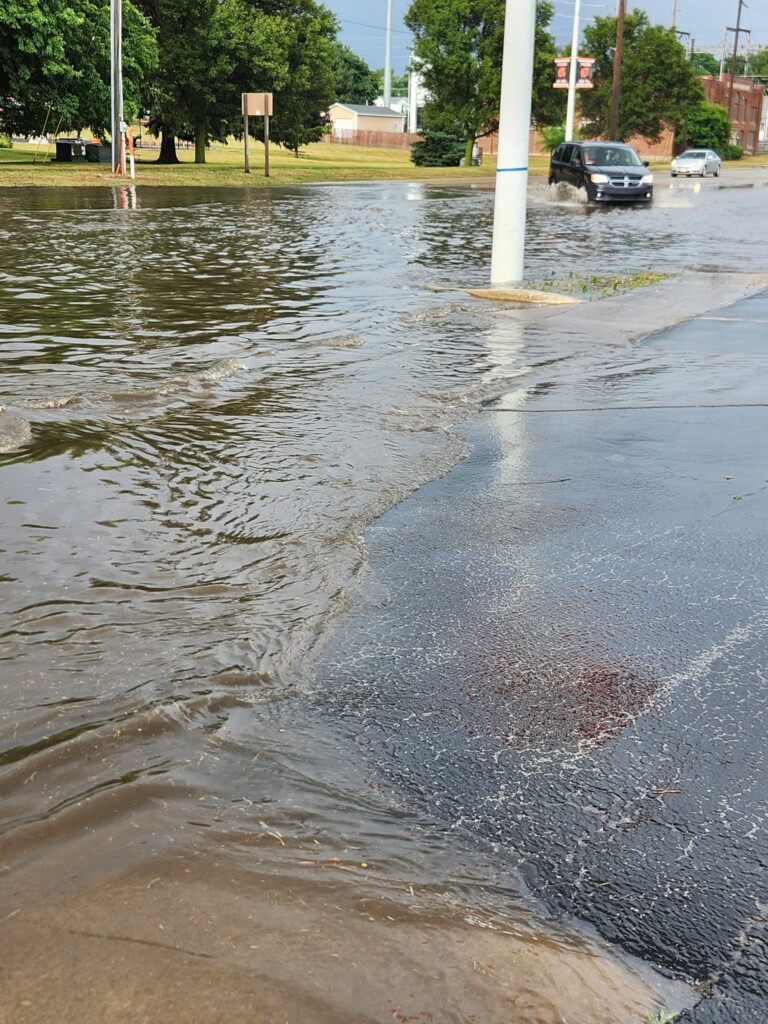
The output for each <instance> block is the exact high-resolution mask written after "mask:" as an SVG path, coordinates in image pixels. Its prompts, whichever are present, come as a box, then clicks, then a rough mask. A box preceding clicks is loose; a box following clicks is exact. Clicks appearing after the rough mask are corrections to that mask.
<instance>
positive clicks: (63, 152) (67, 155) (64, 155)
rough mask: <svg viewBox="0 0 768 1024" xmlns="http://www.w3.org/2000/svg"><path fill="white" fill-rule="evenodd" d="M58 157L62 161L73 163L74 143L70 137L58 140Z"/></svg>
mask: <svg viewBox="0 0 768 1024" xmlns="http://www.w3.org/2000/svg"><path fill="white" fill-rule="evenodd" d="M56 159H57V160H58V161H59V162H60V163H68V164H71V163H72V143H71V142H70V141H69V140H68V139H57V140H56Z"/></svg>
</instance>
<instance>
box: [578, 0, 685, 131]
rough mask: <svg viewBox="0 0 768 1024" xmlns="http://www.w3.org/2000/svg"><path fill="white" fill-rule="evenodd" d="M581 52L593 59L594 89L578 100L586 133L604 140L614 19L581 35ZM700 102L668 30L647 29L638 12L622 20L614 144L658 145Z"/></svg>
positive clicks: (596, 24) (599, 21) (682, 52)
mask: <svg viewBox="0 0 768 1024" xmlns="http://www.w3.org/2000/svg"><path fill="white" fill-rule="evenodd" d="M584 39H585V51H586V52H587V53H589V55H590V56H592V57H594V58H595V66H594V77H593V81H594V86H595V87H594V88H593V89H585V90H584V93H583V94H582V100H581V103H582V108H581V109H582V114H583V116H584V117H585V118H586V119H587V120H588V121H589V122H590V124H589V131H590V133H591V134H595V135H606V134H607V133H608V130H609V124H610V110H611V96H612V91H613V90H612V85H613V57H614V48H615V45H616V18H615V17H605V18H595V20H594V22H592V24H590V25H587V27H586V28H585V29H584ZM703 100H704V92H703V90H702V87H701V83H700V82H699V81H698V79H697V77H696V71H695V69H694V67H693V66H692V64H691V62H690V61H689V60H688V59H687V56H686V53H685V49H684V48H683V46H682V45H681V44H680V43H679V42H678V39H677V36H676V35H675V32H674V30H673V29H669V28H664V27H663V26H661V25H651V24H650V22H649V20H648V16H647V15H646V14H645V13H644V12H643V11H638V10H633V11H630V12H629V13H627V15H626V17H625V20H624V43H623V51H622V62H621V91H620V99H619V122H618V132H617V134H618V137H619V139H628V138H630V137H631V136H632V135H641V136H643V137H644V138H646V139H648V140H649V141H651V142H655V141H658V139H659V138H660V136H661V133H662V131H663V129H664V128H671V129H673V130H676V129H678V128H679V127H680V126H681V125H682V124H683V123H684V121H685V119H686V117H688V116H689V115H690V114H691V113H692V112H693V111H694V110H695V109H696V107H697V106H698V105H699V104H700V103H701V102H702V101H703Z"/></svg>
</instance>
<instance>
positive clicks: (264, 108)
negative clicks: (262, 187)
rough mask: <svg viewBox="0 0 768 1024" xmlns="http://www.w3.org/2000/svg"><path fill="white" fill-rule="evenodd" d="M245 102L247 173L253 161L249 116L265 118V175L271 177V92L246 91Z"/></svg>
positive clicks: (243, 99) (244, 122) (243, 100)
mask: <svg viewBox="0 0 768 1024" xmlns="http://www.w3.org/2000/svg"><path fill="white" fill-rule="evenodd" d="M241 100H242V104H243V136H244V139H245V173H246V174H250V173H251V162H250V157H249V153H248V118H249V117H263V118H264V177H265V178H268V177H269V118H270V115H271V114H272V93H271V92H244V93H242V95H241Z"/></svg>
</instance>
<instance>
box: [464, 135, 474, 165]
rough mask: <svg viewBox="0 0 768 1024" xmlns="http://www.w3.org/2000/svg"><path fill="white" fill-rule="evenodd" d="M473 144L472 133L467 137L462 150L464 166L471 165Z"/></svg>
mask: <svg viewBox="0 0 768 1024" xmlns="http://www.w3.org/2000/svg"><path fill="white" fill-rule="evenodd" d="M474 145H475V137H474V135H473V136H472V138H471V139H467V146H466V149H465V150H464V166H465V167H471V166H472V149H473V148H474Z"/></svg>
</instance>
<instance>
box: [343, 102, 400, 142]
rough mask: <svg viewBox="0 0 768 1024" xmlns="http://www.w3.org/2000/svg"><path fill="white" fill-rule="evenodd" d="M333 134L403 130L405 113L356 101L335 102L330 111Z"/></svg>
mask: <svg viewBox="0 0 768 1024" xmlns="http://www.w3.org/2000/svg"><path fill="white" fill-rule="evenodd" d="M328 114H329V116H330V118H331V123H332V124H333V134H334V135H336V136H344V135H345V134H348V133H349V132H392V133H397V132H402V131H403V130H404V128H405V115H404V114H398V112H397V111H396V110H390V109H389V107H366V106H361V105H359V104H356V103H334V104H333V106H332V107H331V109H330V110H329V111H328Z"/></svg>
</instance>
